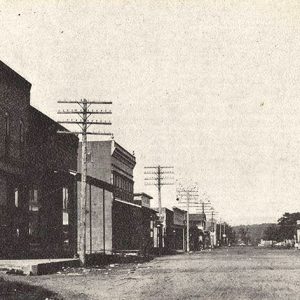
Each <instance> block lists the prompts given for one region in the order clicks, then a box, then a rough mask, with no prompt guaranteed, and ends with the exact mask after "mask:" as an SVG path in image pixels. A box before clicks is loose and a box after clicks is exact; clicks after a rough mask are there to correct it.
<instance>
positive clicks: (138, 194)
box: [133, 193, 153, 199]
mask: <svg viewBox="0 0 300 300" xmlns="http://www.w3.org/2000/svg"><path fill="white" fill-rule="evenodd" d="M133 196H146V197H147V198H149V199H153V197H151V196H150V195H148V194H146V193H134V194H133Z"/></svg>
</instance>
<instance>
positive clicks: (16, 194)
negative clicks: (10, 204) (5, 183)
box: [14, 188, 19, 207]
mask: <svg viewBox="0 0 300 300" xmlns="http://www.w3.org/2000/svg"><path fill="white" fill-rule="evenodd" d="M14 194H15V207H19V190H18V188H15V191H14Z"/></svg>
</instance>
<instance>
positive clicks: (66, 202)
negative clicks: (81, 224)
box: [63, 187, 69, 210]
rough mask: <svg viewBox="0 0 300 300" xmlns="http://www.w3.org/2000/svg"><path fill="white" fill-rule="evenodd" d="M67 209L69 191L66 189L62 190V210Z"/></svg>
mask: <svg viewBox="0 0 300 300" xmlns="http://www.w3.org/2000/svg"><path fill="white" fill-rule="evenodd" d="M68 208H69V190H68V188H66V187H64V188H63V210H67V209H68Z"/></svg>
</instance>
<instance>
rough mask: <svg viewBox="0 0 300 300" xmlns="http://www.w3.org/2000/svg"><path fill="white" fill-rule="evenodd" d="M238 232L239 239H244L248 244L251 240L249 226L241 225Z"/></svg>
mask: <svg viewBox="0 0 300 300" xmlns="http://www.w3.org/2000/svg"><path fill="white" fill-rule="evenodd" d="M238 234H239V239H240V240H241V241H243V242H244V243H245V244H247V243H248V241H249V234H248V228H247V227H246V226H242V227H240V228H239V231H238Z"/></svg>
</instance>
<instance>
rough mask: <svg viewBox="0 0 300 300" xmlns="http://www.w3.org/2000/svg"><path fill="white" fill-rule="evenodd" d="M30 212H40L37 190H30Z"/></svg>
mask: <svg viewBox="0 0 300 300" xmlns="http://www.w3.org/2000/svg"><path fill="white" fill-rule="evenodd" d="M29 210H30V211H39V203H38V190H37V188H33V189H31V190H29Z"/></svg>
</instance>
